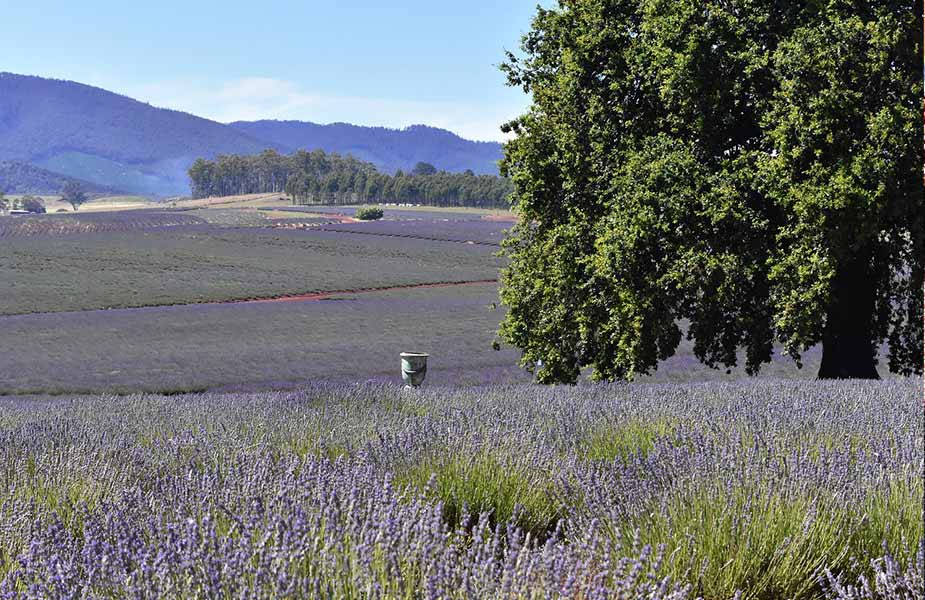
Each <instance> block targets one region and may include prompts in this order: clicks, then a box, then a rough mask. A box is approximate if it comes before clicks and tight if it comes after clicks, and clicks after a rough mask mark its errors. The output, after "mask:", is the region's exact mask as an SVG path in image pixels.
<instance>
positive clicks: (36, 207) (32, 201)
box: [19, 196, 45, 214]
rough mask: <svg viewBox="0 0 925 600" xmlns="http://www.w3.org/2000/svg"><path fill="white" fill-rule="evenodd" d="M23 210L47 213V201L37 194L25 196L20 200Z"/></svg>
mask: <svg viewBox="0 0 925 600" xmlns="http://www.w3.org/2000/svg"><path fill="white" fill-rule="evenodd" d="M19 203H20V205H21V206H22V209H23V210H27V211H29V212H31V213H35V214H44V213H45V203H44V202H43V201H42V199H41V198H38V197H36V196H24V197H23V198H21V199H20V201H19Z"/></svg>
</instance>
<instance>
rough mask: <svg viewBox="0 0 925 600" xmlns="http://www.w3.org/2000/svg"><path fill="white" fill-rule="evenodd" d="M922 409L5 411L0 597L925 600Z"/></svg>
mask: <svg viewBox="0 0 925 600" xmlns="http://www.w3.org/2000/svg"><path fill="white" fill-rule="evenodd" d="M921 386H922V382H921V380H920V379H912V380H905V381H901V382H864V383H858V382H842V383H836V382H829V383H819V382H790V381H779V380H764V381H751V382H748V383H738V384H722V383H712V384H701V385H672V386H662V385H632V386H625V385H596V386H588V387H583V386H579V387H572V388H560V387H552V388H541V387H537V386H523V385H511V386H491V387H475V388H468V389H455V390H449V389H441V388H431V389H421V390H414V391H409V390H403V389H401V388H398V387H394V386H384V385H372V384H350V385H331V384H315V385H309V386H306V387H303V388H301V389H299V390H297V391H292V392H285V393H276V392H274V393H246V394H241V393H239V394H207V395H191V396H171V397H163V396H138V395H136V396H131V397H124V398H115V397H111V396H96V397H87V396H83V397H80V396H78V397H65V398H57V399H49V400H43V399H7V400H0V438H2V440H3V444H0V464H3V465H5V468H4V469H2V470H0V498H2V500H0V522H3V523H4V526H3V527H2V528H0V549H2V551H0V596H2V597H11V598H14V597H15V598H18V597H25V596H24V595H23V591H24V590H29V594H28V597H35V598H39V597H44V598H51V597H132V596H134V595H136V594H137V591H138V590H142V589H143V590H145V594H146V595H148V596H151V597H170V598H184V597H185V598H190V597H216V598H218V597H221V598H245V597H248V598H257V597H306V598H307V597H330V598H365V597H370V596H371V595H372V596H374V597H391V598H397V597H432V598H460V599H462V598H537V597H550V598H650V599H671V600H681V599H686V598H695V597H703V598H723V599H727V598H733V597H735V598H759V599H761V598H794V599H797V600H804V599H810V598H831V599H844V600H848V599H854V598H870V597H876V598H917V597H920V596H921V590H922V572H923V568H925V548H923V546H922V544H923V539H925V536H923V512H922V510H923V508H922V500H923V483H922V478H921V470H922V464H923V460H925V451H923V437H925V436H923V434H925V431H923V422H922V418H921V404H920V402H921ZM865 589H870V590H871V593H870V595H867V594H865V593H863V592H862V590H865Z"/></svg>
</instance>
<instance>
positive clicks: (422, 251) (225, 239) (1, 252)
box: [0, 212, 501, 315]
mask: <svg viewBox="0 0 925 600" xmlns="http://www.w3.org/2000/svg"><path fill="white" fill-rule="evenodd" d="M138 214H141V213H135V212H133V213H125V216H124V218H125V219H131V218H132V217H131V215H138ZM161 214H163V215H167V216H166V217H164V218H168V219H172V220H174V221H178V222H182V221H183V220H184V219H201V217H196V216H195V215H192V216H191V215H189V214H188V213H187V212H178V213H161ZM153 215H154V214H151V215H149V216H148V217H145V218H153ZM51 220H52V219H51V218H49V219H46V220H45V221H46V222H47V221H51ZM10 221H16V220H15V219H10ZM16 222H19V223H22V221H16ZM0 227H2V225H0ZM142 229H143V230H142V231H137V232H136V231H97V232H95V233H91V234H86V235H41V234H36V235H29V236H19V237H15V239H14V238H10V239H9V240H8V241H2V242H0V285H2V287H3V289H4V290H5V293H4V294H3V295H2V296H0V314H5V315H10V314H24V313H36V312H57V311H74V310H89V309H99V308H120V307H133V306H150V305H170V304H184V303H196V302H217V301H228V300H238V299H248V298H257V297H271V296H281V295H292V294H305V293H310V292H322V291H332V290H353V289H358V288H379V287H390V286H402V285H413V284H424V283H436V282H456V281H476V280H488V279H495V278H496V277H497V273H498V268H499V267H500V264H501V262H500V259H498V258H496V257H494V255H493V253H494V251H495V250H496V248H492V247H489V246H482V245H467V244H458V243H447V242H436V241H432V240H420V239H401V238H393V237H387V236H370V235H360V234H351V233H345V232H335V231H321V230H319V229H317V228H313V229H308V230H304V231H290V230H285V229H269V228H265V227H240V228H235V227H234V226H230V227H221V226H210V225H206V224H203V225H202V226H197V225H190V226H189V227H180V226H178V227H162V226H160V225H155V226H152V227H150V228H142Z"/></svg>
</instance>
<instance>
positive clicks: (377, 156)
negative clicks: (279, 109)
mask: <svg viewBox="0 0 925 600" xmlns="http://www.w3.org/2000/svg"><path fill="white" fill-rule="evenodd" d="M230 125H231V126H232V127H234V128H235V129H237V130H239V131H241V132H243V133H246V134H248V135H250V136H252V137H254V138H258V139H261V140H265V141H267V142H270V143H274V144H277V145H278V146H286V147H289V148H300V149H305V150H316V149H320V150H324V151H325V152H337V153H338V154H350V155H352V156H355V157H356V158H359V159H360V160H365V161H367V162H371V163H373V164H374V165H376V168H377V169H379V170H380V171H383V172H386V173H394V172H395V171H397V170H398V169H402V170H404V171H410V170H411V169H412V168H414V165H416V164H417V163H418V162H426V163H430V164H432V165H434V166H435V167H437V169H439V170H443V171H450V172H455V173H461V172H463V171H465V170H467V169H468V170H471V171H473V172H475V173H476V174H484V175H496V174H497V173H498V165H497V161H498V160H500V159H501V144H498V143H497V142H473V141H470V140H466V139H463V138H461V137H459V136H458V135H456V134H454V133H451V132H449V131H446V130H444V129H437V128H436V127H428V126H426V125H412V126H411V127H408V128H406V129H388V128H386V127H361V126H358V125H350V124H348V123H332V124H330V125H318V124H315V123H307V122H303V121H238V122H235V123H231V124H230Z"/></svg>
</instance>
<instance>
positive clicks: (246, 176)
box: [189, 150, 511, 208]
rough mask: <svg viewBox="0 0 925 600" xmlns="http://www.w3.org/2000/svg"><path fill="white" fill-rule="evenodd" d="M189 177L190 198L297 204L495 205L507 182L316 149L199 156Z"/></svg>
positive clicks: (503, 200) (502, 202) (500, 203)
mask: <svg viewBox="0 0 925 600" xmlns="http://www.w3.org/2000/svg"><path fill="white" fill-rule="evenodd" d="M189 176H190V182H191V188H192V190H193V196H194V197H196V198H204V197H207V196H231V195H240V194H253V193H279V192H282V191H285V192H286V193H288V194H289V195H290V196H292V198H293V199H294V200H295V201H296V202H297V203H299V204H356V203H361V202H400V203H412V202H413V203H419V204H428V205H433V206H473V207H482V208H489V207H490V208H497V207H507V206H508V195H509V194H510V192H511V185H510V182H509V181H507V180H506V179H504V178H501V177H497V176H492V175H474V174H465V173H464V174H458V173H447V172H440V173H434V174H431V175H406V174H404V173H403V172H402V171H398V172H397V173H396V174H395V175H394V176H390V175H386V174H384V173H380V172H379V171H377V170H376V168H375V167H374V166H373V165H372V164H371V163H367V162H363V161H360V160H357V159H356V158H354V157H352V156H340V155H338V154H326V153H325V152H322V151H321V150H315V151H313V152H305V151H302V150H300V151H299V152H296V153H295V154H292V155H290V156H283V155H281V154H279V153H277V152H275V151H272V150H268V151H266V152H264V153H262V154H260V155H259V156H236V155H232V156H219V157H218V158H217V159H216V160H214V161H208V160H204V159H199V160H197V161H196V162H195V163H193V166H192V167H190V170H189Z"/></svg>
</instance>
